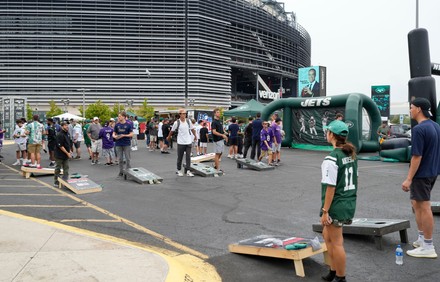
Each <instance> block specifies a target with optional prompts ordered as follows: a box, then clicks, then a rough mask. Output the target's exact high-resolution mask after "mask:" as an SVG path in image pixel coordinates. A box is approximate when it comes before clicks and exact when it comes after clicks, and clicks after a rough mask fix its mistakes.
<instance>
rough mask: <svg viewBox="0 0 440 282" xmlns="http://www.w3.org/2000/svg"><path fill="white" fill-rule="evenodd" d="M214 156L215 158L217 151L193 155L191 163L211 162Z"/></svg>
mask: <svg viewBox="0 0 440 282" xmlns="http://www.w3.org/2000/svg"><path fill="white" fill-rule="evenodd" d="M214 158H215V153H209V154H206V155H201V156H197V157H192V158H191V163H201V162H209V161H213V160H214Z"/></svg>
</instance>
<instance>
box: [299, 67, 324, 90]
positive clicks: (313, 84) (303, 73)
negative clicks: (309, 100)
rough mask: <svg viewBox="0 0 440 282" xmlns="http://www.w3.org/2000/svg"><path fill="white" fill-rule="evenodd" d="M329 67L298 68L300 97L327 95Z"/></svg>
mask: <svg viewBox="0 0 440 282" xmlns="http://www.w3.org/2000/svg"><path fill="white" fill-rule="evenodd" d="M326 85H327V68H326V67H321V66H315V67H307V68H300V69H298V97H324V96H326V95H327V86H326Z"/></svg>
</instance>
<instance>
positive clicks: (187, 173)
mask: <svg viewBox="0 0 440 282" xmlns="http://www.w3.org/2000/svg"><path fill="white" fill-rule="evenodd" d="M176 173H177V175H178V176H180V177H181V176H184V175H185V174H184V173H183V169H181V170H178V171H177V172H176ZM186 176H189V177H193V176H194V174H193V173H192V172H191V171H189V170H188V171H187V172H186Z"/></svg>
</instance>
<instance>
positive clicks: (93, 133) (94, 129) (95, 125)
mask: <svg viewBox="0 0 440 282" xmlns="http://www.w3.org/2000/svg"><path fill="white" fill-rule="evenodd" d="M101 128H102V126H101V124H100V123H99V118H98V117H94V118H93V122H92V124H91V125H90V126H89V128H88V129H87V135H88V136H89V138H90V140H91V141H92V154H93V155H92V165H95V164H98V163H99V153H101V150H102V140H101V139H99V132H100V131H101Z"/></svg>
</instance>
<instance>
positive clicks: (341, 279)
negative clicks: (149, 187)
mask: <svg viewBox="0 0 440 282" xmlns="http://www.w3.org/2000/svg"><path fill="white" fill-rule="evenodd" d="M333 282H347V280H346V279H345V276H344V277H338V276H336V277H335V279H333Z"/></svg>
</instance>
